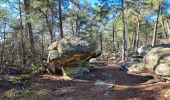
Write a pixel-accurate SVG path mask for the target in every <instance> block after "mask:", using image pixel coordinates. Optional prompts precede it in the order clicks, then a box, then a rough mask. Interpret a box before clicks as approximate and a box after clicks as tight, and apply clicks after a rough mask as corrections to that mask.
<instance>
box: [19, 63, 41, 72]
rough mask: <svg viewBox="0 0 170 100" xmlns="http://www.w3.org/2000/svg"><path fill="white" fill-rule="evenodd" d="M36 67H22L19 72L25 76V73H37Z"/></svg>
mask: <svg viewBox="0 0 170 100" xmlns="http://www.w3.org/2000/svg"><path fill="white" fill-rule="evenodd" d="M38 68H39V67H38V66H36V65H34V64H32V65H31V66H23V67H22V68H21V70H22V73H23V74H24V73H25V74H26V73H32V72H34V71H37V70H38Z"/></svg>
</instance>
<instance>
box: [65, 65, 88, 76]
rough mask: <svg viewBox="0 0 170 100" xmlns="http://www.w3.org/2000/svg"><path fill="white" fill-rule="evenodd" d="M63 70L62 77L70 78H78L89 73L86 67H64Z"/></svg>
mask: <svg viewBox="0 0 170 100" xmlns="http://www.w3.org/2000/svg"><path fill="white" fill-rule="evenodd" d="M63 70H64V71H63V75H67V76H70V77H75V76H80V75H82V74H84V73H88V72H89V69H88V68H86V67H64V68H63Z"/></svg>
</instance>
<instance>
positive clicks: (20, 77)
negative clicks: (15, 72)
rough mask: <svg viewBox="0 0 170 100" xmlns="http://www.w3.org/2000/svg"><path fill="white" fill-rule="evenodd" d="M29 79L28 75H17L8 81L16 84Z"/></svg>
mask: <svg viewBox="0 0 170 100" xmlns="http://www.w3.org/2000/svg"><path fill="white" fill-rule="evenodd" d="M30 79H31V77H30V76H28V75H19V76H13V77H10V79H9V80H10V81H12V82H14V83H15V82H17V81H26V80H30Z"/></svg>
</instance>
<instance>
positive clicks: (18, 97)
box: [0, 90, 47, 100]
mask: <svg viewBox="0 0 170 100" xmlns="http://www.w3.org/2000/svg"><path fill="white" fill-rule="evenodd" d="M46 98H47V92H46V91H44V90H41V91H35V90H22V91H16V90H10V91H7V92H5V93H4V94H3V95H1V96H0V100H45V99H46Z"/></svg>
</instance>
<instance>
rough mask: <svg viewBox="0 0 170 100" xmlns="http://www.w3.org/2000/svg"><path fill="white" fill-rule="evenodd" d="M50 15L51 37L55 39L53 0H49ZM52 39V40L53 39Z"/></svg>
mask: <svg viewBox="0 0 170 100" xmlns="http://www.w3.org/2000/svg"><path fill="white" fill-rule="evenodd" d="M51 16H52V23H51V30H52V35H53V38H54V39H55V33H54V27H55V25H54V21H55V20H54V0H52V2H51ZM54 39H53V40H54Z"/></svg>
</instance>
